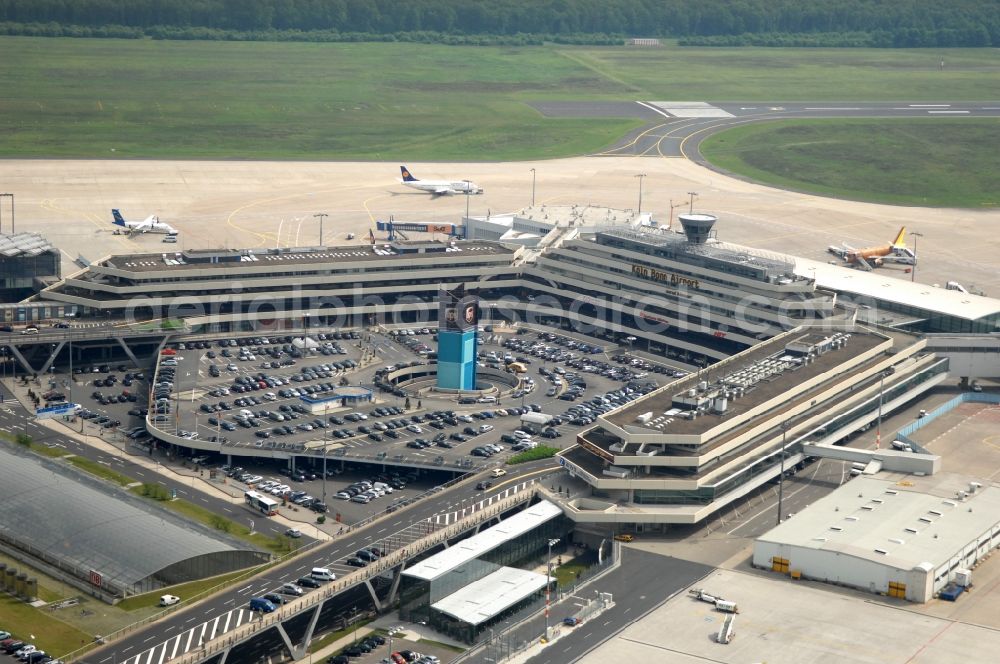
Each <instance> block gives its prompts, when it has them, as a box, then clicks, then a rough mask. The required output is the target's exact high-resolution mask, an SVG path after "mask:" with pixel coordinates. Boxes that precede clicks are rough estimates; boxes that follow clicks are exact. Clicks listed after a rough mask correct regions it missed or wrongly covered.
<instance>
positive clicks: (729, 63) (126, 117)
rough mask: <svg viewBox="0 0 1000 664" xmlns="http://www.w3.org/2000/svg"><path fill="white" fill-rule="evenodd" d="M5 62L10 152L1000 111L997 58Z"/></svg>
mask: <svg viewBox="0 0 1000 664" xmlns="http://www.w3.org/2000/svg"><path fill="white" fill-rule="evenodd" d="M942 58H944V59H945V61H946V63H947V65H946V67H945V68H944V70H941V69H940V67H939V64H940V61H941V59H942ZM0 61H2V62H3V63H4V65H5V66H4V67H2V68H0V82H2V88H3V90H4V94H3V96H2V98H0V156H4V157H18V156H21V157H36V156H55V157H104V158H113V157H151V158H253V159H368V160H399V159H416V160H485V161H502V160H516V159H526V158H550V157H558V156H566V155H575V154H584V153H588V152H593V151H596V150H599V149H601V148H602V147H605V146H607V145H609V144H611V143H613V142H614V141H615V140H616V139H618V138H620V137H621V136H622V135H624V134H626V133H627V132H628V131H629V130H630V129H633V128H635V127H637V126H639V125H640V123H639V122H638V121H636V120H633V119H628V118H546V117H543V116H542V115H541V114H539V113H538V112H537V111H535V110H534V109H533V108H531V107H530V106H528V105H527V104H526V103H525V102H526V101H532V100H558V99H569V100H586V99H603V100H641V99H645V100H669V99H676V100H716V101H720V100H746V101H753V100H769V101H793V100H816V101H821V100H837V101H841V100H844V101H847V100H871V101H878V100H892V99H907V100H915V101H922V100H940V99H948V100H962V99H997V98H1000V51H997V50H996V49H957V50H953V51H939V50H930V49H916V50H894V49H777V48H774V49H766V48H745V49H724V48H678V47H676V46H669V47H666V48H661V49H629V48H624V47H613V48H611V47H608V48H597V47H563V46H544V47H519V48H511V47H453V46H435V45H427V44H387V43H371V44H367V43H359V44H304V43H267V42H252V43H240V42H186V41H153V40H102V39H46V38H30V37H0Z"/></svg>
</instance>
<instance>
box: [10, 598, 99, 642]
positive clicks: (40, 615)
mask: <svg viewBox="0 0 1000 664" xmlns="http://www.w3.org/2000/svg"><path fill="white" fill-rule="evenodd" d="M0 625H2V628H3V629H5V630H6V631H8V632H10V633H11V634H13V635H14V636H16V637H17V638H19V639H22V640H26V641H30V642H31V643H34V644H35V645H36V646H38V648H39V649H40V650H44V651H45V652H47V653H52V654H53V655H56V656H62V655H64V654H66V653H68V652H72V651H73V650H76V649H78V648H80V647H82V646H84V645H87V644H88V643H91V642H92V641H93V635H91V634H87V633H85V632H82V631H80V630H79V629H77V628H75V627H73V626H71V625H67V624H66V623H64V622H62V621H61V620H56V619H55V618H53V617H52V615H51V614H49V613H48V612H46V611H45V610H44V609H36V608H34V607H33V606H30V605H28V604H25V603H24V602H22V601H20V600H18V599H15V598H13V597H11V596H9V595H6V594H4V595H0Z"/></svg>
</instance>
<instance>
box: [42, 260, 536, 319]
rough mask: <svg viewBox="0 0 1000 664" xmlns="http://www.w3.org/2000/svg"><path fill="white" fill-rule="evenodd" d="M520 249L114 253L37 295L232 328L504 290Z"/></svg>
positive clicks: (91, 308)
mask: <svg viewBox="0 0 1000 664" xmlns="http://www.w3.org/2000/svg"><path fill="white" fill-rule="evenodd" d="M519 251H520V250H518V249H511V248H509V247H507V246H505V245H502V244H499V243H496V242H462V243H456V242H394V243H391V244H381V245H379V244H375V245H370V246H367V245H360V246H359V245H354V246H348V247H315V248H298V249H269V250H265V251H254V250H250V249H242V250H232V251H181V252H176V253H174V252H171V253H163V254H136V255H125V256H110V257H107V258H105V259H103V260H101V261H99V262H97V263H95V264H93V265H91V266H90V267H88V268H87V269H86V270H84V271H82V272H79V273H77V274H75V275H71V276H69V277H67V278H66V279H64V280H63V281H62V282H60V283H59V284H57V285H55V286H52V287H51V288H49V289H46V290H45V291H43V293H42V294H41V295H40V297H41V298H44V299H46V300H55V301H60V302H66V303H71V304H76V305H79V306H81V307H83V308H84V311H85V312H87V313H94V314H96V315H111V316H113V317H126V318H129V319H140V320H141V319H144V318H169V317H185V318H193V319H194V320H191V321H189V322H190V323H191V324H192V325H193V326H197V325H199V324H205V323H220V324H224V325H225V326H227V327H228V326H229V325H231V324H233V323H237V322H240V321H259V320H264V319H272V318H275V317H276V316H278V317H280V316H281V314H285V313H287V314H288V315H290V316H291V315H297V316H298V317H299V318H301V316H302V314H303V313H307V312H309V311H310V310H312V311H313V314H314V315H323V316H326V315H339V314H342V310H343V309H344V308H345V307H350V306H354V305H356V306H359V307H365V306H369V307H371V306H376V305H396V304H397V303H398V304H400V305H401V306H402V307H403V308H404V309H405V308H406V302H410V303H411V304H415V303H418V302H426V303H431V302H433V301H434V300H435V298H436V296H437V291H438V288H439V286H440V284H442V283H446V284H454V285H458V284H468V285H469V286H470V287H479V286H481V285H482V286H485V284H480V283H479V282H485V281H490V282H491V285H493V287H500V286H503V285H504V282H505V281H508V280H511V279H513V278H514V270H513V269H512V263H513V261H514V259H515V258H516V257H517V255H518V253H519ZM494 282H495V285H494Z"/></svg>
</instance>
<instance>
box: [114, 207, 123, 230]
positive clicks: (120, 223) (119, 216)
mask: <svg viewBox="0 0 1000 664" xmlns="http://www.w3.org/2000/svg"><path fill="white" fill-rule="evenodd" d="M111 216H112V217H114V219H115V220H114V221H113V222H111V223H113V224H114V225H115V226H124V225H125V218H124V217H122V213H121V212H119V211H118V210H112V211H111Z"/></svg>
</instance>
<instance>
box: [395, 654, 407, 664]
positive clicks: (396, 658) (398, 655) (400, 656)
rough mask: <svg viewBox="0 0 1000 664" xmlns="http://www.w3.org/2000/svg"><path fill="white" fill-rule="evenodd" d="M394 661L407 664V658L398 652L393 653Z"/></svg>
mask: <svg viewBox="0 0 1000 664" xmlns="http://www.w3.org/2000/svg"><path fill="white" fill-rule="evenodd" d="M392 661H394V662H395V663H396V664H406V658H405V657H403V656H402V655H400V654H399V653H398V652H394V653H392Z"/></svg>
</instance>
